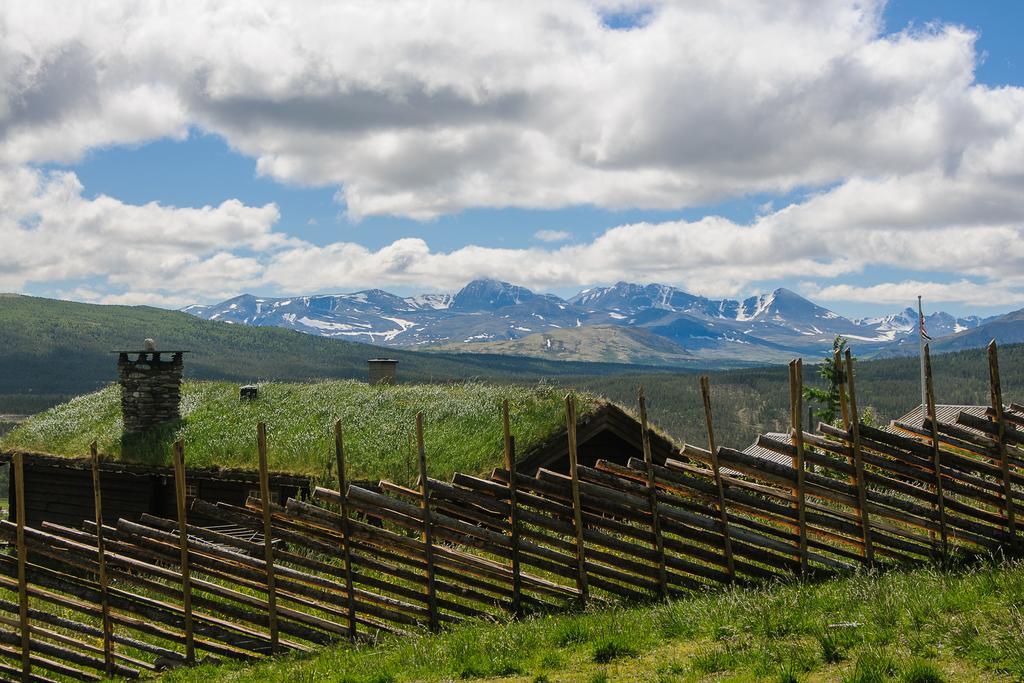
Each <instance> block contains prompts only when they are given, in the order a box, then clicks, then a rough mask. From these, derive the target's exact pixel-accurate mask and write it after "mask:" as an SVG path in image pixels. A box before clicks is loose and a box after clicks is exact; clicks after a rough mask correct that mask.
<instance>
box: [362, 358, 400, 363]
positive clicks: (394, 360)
mask: <svg viewBox="0 0 1024 683" xmlns="http://www.w3.org/2000/svg"><path fill="white" fill-rule="evenodd" d="M366 362H367V363H397V362H398V359H397V358H367V359H366Z"/></svg>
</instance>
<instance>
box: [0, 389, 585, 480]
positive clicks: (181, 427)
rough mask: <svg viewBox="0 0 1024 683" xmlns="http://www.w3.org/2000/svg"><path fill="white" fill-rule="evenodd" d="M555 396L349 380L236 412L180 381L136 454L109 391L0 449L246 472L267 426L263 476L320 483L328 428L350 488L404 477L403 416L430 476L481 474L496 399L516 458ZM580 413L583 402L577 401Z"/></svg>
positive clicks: (543, 426)
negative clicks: (167, 420) (174, 406)
mask: <svg viewBox="0 0 1024 683" xmlns="http://www.w3.org/2000/svg"><path fill="white" fill-rule="evenodd" d="M563 397H564V393H563V391H561V390H558V389H556V388H554V387H553V386H551V385H547V384H538V385H534V386H526V387H524V386H513V385H498V384H485V383H481V382H466V383H456V384H424V385H412V384H400V385H397V386H381V385H377V386H371V385H368V384H366V383H364V382H357V381H353V380H340V381H325V382H314V383H306V384H285V383H266V384H262V385H260V387H259V398H258V399H257V400H255V401H240V400H239V398H238V385H237V384H235V383H232V382H185V383H184V385H183V387H182V403H181V409H182V417H183V420H182V422H181V423H180V424H178V425H175V426H173V427H172V428H170V429H168V430H166V432H165V433H163V434H161V435H160V438H159V439H150V440H149V441H148V442H145V443H141V444H139V443H136V444H131V446H130V450H131V452H130V453H128V452H126V451H127V450H129V448H127V447H125V445H124V444H122V442H121V430H122V423H121V415H120V393H119V389H118V387H116V386H111V387H108V388H106V389H103V390H101V391H98V392H95V393H92V394H87V395H84V396H79V397H77V398H75V399H72V400H71V401H69V402H67V403H64V404H61V405H59V406H56V407H54V408H52V409H50V410H48V411H46V412H45V413H42V414H40V415H37V416H35V417H33V418H30V419H29V420H28V421H27V422H25V423H24V424H22V425H20V426H19V427H18V428H17V429H15V430H13V431H12V432H11V433H9V434H8V435H6V436H5V437H4V438H3V439H2V440H0V445H2V446H6V447H20V448H28V449H33V450H40V451H47V452H51V453H57V454H61V455H83V454H85V453H87V452H88V447H89V443H90V442H91V441H92V440H93V439H96V440H97V441H98V443H99V447H100V450H101V451H102V452H103V453H106V454H110V455H113V456H115V457H122V456H124V457H125V459H132V460H138V461H143V462H150V463H155V462H167V458H168V446H169V444H170V443H171V442H173V441H174V440H175V439H177V438H182V439H184V441H185V453H186V460H187V463H188V465H189V466H192V467H225V468H249V469H251V468H254V467H255V463H256V423H257V422H259V421H265V422H266V423H267V431H268V441H269V462H270V467H271V468H272V469H274V470H278V471H284V472H293V473H299V474H307V475H313V476H323V477H329V475H330V472H331V471H332V467H333V462H334V456H333V436H332V433H333V432H332V430H333V424H334V421H335V420H337V419H340V420H341V421H342V424H343V427H344V431H345V444H346V451H347V456H348V458H347V459H348V463H349V468H350V474H351V476H352V477H355V478H358V477H367V478H374V479H376V478H388V479H392V480H394V481H399V482H406V481H410V480H411V479H412V478H413V477H414V474H415V473H414V470H413V467H414V463H415V462H416V459H415V457H413V450H412V449H413V447H414V441H413V438H414V433H415V415H416V412H417V411H422V412H423V415H424V423H425V433H426V437H425V440H426V449H427V456H428V457H427V462H428V465H429V467H430V473H431V474H432V475H433V476H437V477H447V476H450V475H451V474H452V473H453V472H455V471H460V472H467V473H477V472H484V471H486V470H488V469H490V468H491V467H494V466H496V465H499V464H500V463H501V443H502V439H501V420H500V413H499V409H500V405H501V402H502V400H504V399H508V401H509V405H510V411H511V420H512V428H513V432H514V434H515V436H516V440H517V443H518V446H519V449H520V451H522V450H523V449H525V448H529V447H530V446H532V445H534V444H536V443H538V442H540V441H542V440H543V439H544V438H545V437H547V436H548V435H550V434H551V433H552V431H554V430H556V429H558V428H559V427H561V426H562V425H564V408H563ZM579 400H580V408H579V410H580V413H581V414H585V413H586V412H587V411H589V410H591V409H592V408H593V407H594V406H595V405H596V403H595V400H594V399H592V398H589V397H587V396H585V395H584V396H581V397H580V399H579Z"/></svg>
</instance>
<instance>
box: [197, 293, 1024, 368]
mask: <svg viewBox="0 0 1024 683" xmlns="http://www.w3.org/2000/svg"><path fill="white" fill-rule="evenodd" d="M183 310H184V311H186V312H187V313H190V314H192V315H195V316H198V317H201V318H205V319H207V320H217V321H221V322H228V323H234V324H241V325H254V326H264V327H265V326H274V327H284V328H288V329H292V330H298V331H301V332H305V333H308V334H313V335H318V336H323V337H331V338H338V339H347V340H351V341H362V342H368V343H372V344H377V345H383V346H391V347H406V348H409V347H418V348H426V349H437V350H442V349H443V350H446V351H470V352H484V353H503V354H513V355H528V356H539V357H547V358H552V359H566V360H568V359H572V360H592V361H611V362H633V363H645V364H652V363H653V364H662V365H686V364H689V363H693V362H697V361H702V362H707V361H709V360H729V361H749V362H781V361H786V360H789V359H790V358H792V357H793V356H794V355H805V354H820V353H823V352H825V351H827V350H828V349H829V348H831V345H832V341H833V339H834V338H835V336H836V335H842V336H844V337H847V338H848V339H849V340H850V342H851V344H853V345H855V346H856V347H857V349H858V353H860V354H861V355H864V356H872V355H881V356H891V355H906V354H907V353H916V348H917V337H916V329H917V313H916V312H915V311H914V310H913V309H911V308H907V309H905V310H903V311H900V312H899V313H895V314H892V315H886V316H881V317H874V318H860V319H850V318H846V317H843V316H841V315H839V314H837V313H835V312H833V311H830V310H828V309H827V308H824V307H822V306H819V305H818V304H815V303H814V302H812V301H810V300H808V299H806V298H804V297H802V296H800V295H799V294H797V293H795V292H793V291H791V290H789V289H785V288H780V289H776V290H775V291H773V292H771V293H769V294H763V295H760V296H753V297H749V298H747V299H744V300H742V301H739V300H732V299H709V298H706V297H703V296H697V295H693V294H690V293H688V292H685V291H683V290H681V289H678V288H676V287H671V286H667V285H658V284H650V285H638V284H631V283H627V282H619V283H617V284H615V285H612V286H608V287H597V288H590V289H585V290H583V291H581V292H580V293H578V294H577V295H575V296H573V297H570V298H569V299H562V298H560V297H558V296H555V295H552V294H540V293H536V292H533V291H531V290H529V289H526V288H525V287H520V286H518V285H513V284H509V283H507V282H500V281H497V280H490V279H480V280H474V281H472V282H470V283H469V284H467V285H466V286H465V287H463V288H462V289H461V290H459V291H458V292H456V293H455V294H423V295H419V296H411V297H399V296H396V295H394V294H391V293H389V292H385V291H383V290H380V289H371V290H365V291H360V292H354V293H351V294H335V295H317V296H296V297H282V298H267V297H257V296H253V295H251V294H243V295H241V296H237V297H234V298H232V299H228V300H227V301H223V302H221V303H219V304H214V305H193V306H188V307H186V308H185V309H183ZM1012 315H1013V314H1010V316H1012ZM1005 317H1007V316H1002V317H1000V316H993V317H990V318H982V317H979V316H966V317H955V316H952V315H950V314H948V313H945V312H937V313H932V314H931V315H928V316H926V318H925V327H926V329H927V330H928V332H929V334H930V335H931V336H932V338H933V339H936V340H940V339H941V340H942V342H943V345H945V344H946V339H947V338H949V339H950V340H953V339H956V338H958V336H959V339H965V338H966V339H968V341H967V342H961V341H955V342H952V343H951V344H950V345H949V346H950V350H953V349H956V348H968V347H969V346H970V345H971V344H974V345H977V344H976V343H975V342H972V341H970V340H971V339H975V340H980V339H982V338H984V337H985V336H986V332H985V328H987V327H988V326H989V325H991V324H995V323H996V322H997V320H1000V319H1001V318H1005ZM1021 317H1022V318H1024V316H1021ZM1010 327H1012V328H1013V329H1014V330H1016V329H1017V328H1020V330H1021V334H1022V335H1024V320H1020V321H1016V322H1014V321H1010ZM1006 331H1007V330H1003V332H1004V333H1005V332H1006ZM971 332H973V333H974V336H970V333H971ZM1011 336H1013V335H1012V334H1011ZM984 341H985V343H987V341H988V339H984ZM960 344H966V346H964V345H960Z"/></svg>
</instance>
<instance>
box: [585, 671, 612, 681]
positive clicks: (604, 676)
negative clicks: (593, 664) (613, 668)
mask: <svg viewBox="0 0 1024 683" xmlns="http://www.w3.org/2000/svg"><path fill="white" fill-rule="evenodd" d="M610 680H611V679H610V678H608V673H607V672H606V671H598V672H597V673H595V674H594V675H593V676H591V677H590V683H608V681H610Z"/></svg>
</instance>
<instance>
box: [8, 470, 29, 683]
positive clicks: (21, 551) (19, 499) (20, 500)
mask: <svg viewBox="0 0 1024 683" xmlns="http://www.w3.org/2000/svg"><path fill="white" fill-rule="evenodd" d="M13 466H14V472H12V474H13V475H14V514H15V515H16V516H17V531H16V532H15V533H16V535H15V537H14V538H15V543H16V545H17V546H18V623H19V626H20V627H21V680H23V681H29V680H31V679H32V639H31V637H30V635H29V634H30V631H31V626H30V625H29V622H28V581H27V579H26V576H25V565H26V564H27V563H28V548H27V547H26V546H25V456H24V455H23V454H22V453H21V451H16V452H15V453H14V462H13Z"/></svg>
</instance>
